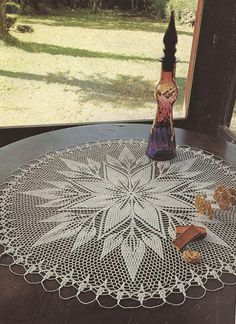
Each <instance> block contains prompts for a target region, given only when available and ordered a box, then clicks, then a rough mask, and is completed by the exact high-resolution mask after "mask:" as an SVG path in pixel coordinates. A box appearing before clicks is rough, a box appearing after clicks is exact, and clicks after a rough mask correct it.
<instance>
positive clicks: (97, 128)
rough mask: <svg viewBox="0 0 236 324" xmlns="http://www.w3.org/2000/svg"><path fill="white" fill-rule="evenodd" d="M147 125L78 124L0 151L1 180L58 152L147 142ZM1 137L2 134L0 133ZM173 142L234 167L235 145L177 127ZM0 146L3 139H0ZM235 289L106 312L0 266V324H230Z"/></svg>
mask: <svg viewBox="0 0 236 324" xmlns="http://www.w3.org/2000/svg"><path fill="white" fill-rule="evenodd" d="M149 128H150V125H146V124H99V125H90V126H79V127H72V128H66V129H62V130H57V131H54V132H49V133H44V134H40V135H37V136H33V137H29V138H26V139H24V140H20V141H18V142H14V143H12V144H10V145H7V146H4V147H2V148H0V182H2V181H3V179H4V178H6V177H7V176H9V175H10V174H11V172H12V170H14V169H16V168H17V167H18V166H20V165H22V164H24V163H26V162H27V161H30V160H34V159H35V158H37V157H38V156H40V155H42V154H45V153H46V152H48V151H52V150H55V149H58V148H62V147H67V146H72V145H76V144H80V143H85V142H94V141H97V140H104V139H117V138H140V139H147V138H148V133H149ZM0 135H1V130H0ZM176 137H177V143H178V144H181V145H183V144H184V145H190V146H192V147H198V148H201V149H204V150H207V151H210V152H212V153H214V154H217V155H219V156H221V157H222V158H223V159H225V160H227V161H229V162H231V163H232V165H233V166H234V167H236V145H235V144H232V143H229V142H226V141H223V140H220V139H218V138H210V137H207V136H205V135H202V134H198V133H195V132H189V131H187V130H182V129H176ZM1 142H4V139H3V138H2V139H1V138H0V146H1ZM235 302H236V289H235V286H226V287H225V288H223V289H221V290H219V291H217V292H214V293H210V292H209V293H207V295H206V296H205V297H204V298H202V299H200V300H187V301H186V302H185V303H184V304H183V305H181V306H170V305H164V306H162V307H160V308H156V309H152V310H149V309H144V308H139V309H133V310H127V309H122V308H119V307H117V308H115V309H110V310H109V309H104V308H101V307H100V306H98V305H97V303H93V304H90V305H82V304H80V303H79V302H78V301H77V300H76V299H72V300H69V301H64V300H61V299H60V298H59V296H58V294H57V293H47V292H45V291H44V290H43V288H42V287H41V285H29V284H28V283H26V282H25V281H24V279H23V278H22V277H18V276H16V275H13V274H12V273H11V272H10V271H9V269H8V268H7V267H0V324H18V323H19V324H92V323H95V324H105V323H112V324H116V323H117V324H121V323H124V324H148V323H150V324H152V323H153V324H154V323H155V324H156V323H160V324H178V323H179V324H189V323H192V324H205V323H207V324H234V323H235Z"/></svg>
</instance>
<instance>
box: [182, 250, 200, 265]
mask: <svg viewBox="0 0 236 324" xmlns="http://www.w3.org/2000/svg"><path fill="white" fill-rule="evenodd" d="M182 259H183V260H184V261H185V262H187V263H192V264H196V263H200V262H201V253H200V252H198V251H191V250H185V251H183V253H182Z"/></svg>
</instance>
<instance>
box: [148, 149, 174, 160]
mask: <svg viewBox="0 0 236 324" xmlns="http://www.w3.org/2000/svg"><path fill="white" fill-rule="evenodd" d="M146 155H147V156H148V157H149V158H150V159H152V160H156V161H167V160H172V159H173V158H174V157H175V152H174V153H173V152H171V153H170V152H160V153H159V152H158V153H156V152H153V153H152V152H148V150H147V151H146Z"/></svg>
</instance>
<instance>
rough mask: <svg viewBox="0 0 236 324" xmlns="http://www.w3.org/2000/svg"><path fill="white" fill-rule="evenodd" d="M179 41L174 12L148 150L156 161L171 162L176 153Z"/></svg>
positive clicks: (167, 34)
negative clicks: (176, 53) (175, 124)
mask: <svg viewBox="0 0 236 324" xmlns="http://www.w3.org/2000/svg"><path fill="white" fill-rule="evenodd" d="M177 41H178V38H177V32H176V28H175V18H174V11H172V13H171V18H170V22H169V26H168V28H167V30H166V33H165V36H164V39H163V42H164V45H165V48H164V56H163V57H162V58H161V59H160V61H161V62H162V69H161V79H160V82H159V83H158V85H157V87H156V100H157V112H156V116H155V119H154V121H153V125H152V129H151V134H150V137H149V141H148V146H147V150H146V153H147V155H148V156H149V157H150V158H152V159H155V160H170V159H172V158H173V157H174V156H175V152H176V143H175V131H174V126H173V111H172V109H173V104H174V102H175V101H176V98H177V95H178V89H177V86H176V82H175V65H176V62H177V61H176V57H175V52H176V44H177Z"/></svg>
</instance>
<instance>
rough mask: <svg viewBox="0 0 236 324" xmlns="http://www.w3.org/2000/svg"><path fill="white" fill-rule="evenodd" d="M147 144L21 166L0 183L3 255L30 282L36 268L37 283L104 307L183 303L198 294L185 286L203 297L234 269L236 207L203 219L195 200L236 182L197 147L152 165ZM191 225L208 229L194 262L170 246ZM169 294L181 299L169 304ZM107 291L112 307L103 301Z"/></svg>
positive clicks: (70, 153) (68, 152) (85, 149)
mask: <svg viewBox="0 0 236 324" xmlns="http://www.w3.org/2000/svg"><path fill="white" fill-rule="evenodd" d="M145 149H146V143H145V142H144V141H141V140H113V141H105V142H98V143H91V144H86V145H81V146H77V147H73V148H68V149H64V150H60V151H55V152H51V153H49V154H47V155H45V156H44V157H41V158H39V159H38V160H37V161H34V162H32V163H29V165H28V166H24V167H22V168H20V170H18V171H17V172H15V173H14V174H13V176H12V177H10V178H9V179H8V180H6V181H5V184H4V185H3V187H2V195H1V197H0V244H1V245H2V246H3V247H4V251H3V252H2V254H0V257H1V258H2V259H3V258H4V256H6V255H9V256H11V264H10V269H11V270H12V271H14V272H15V268H14V267H15V266H16V265H21V266H22V267H23V268H24V276H25V279H26V280H27V281H28V282H29V276H30V275H31V274H37V275H40V277H39V278H38V279H37V280H36V279H35V280H33V282H34V283H35V282H40V283H41V284H42V285H43V287H44V289H45V290H47V291H55V290H57V291H59V294H60V296H61V297H62V298H72V297H76V298H78V299H79V300H80V301H81V302H83V303H89V302H92V301H93V300H97V301H98V302H99V303H100V304H102V306H104V307H114V306H116V305H121V306H122V307H138V306H140V305H142V306H145V307H155V306H160V305H162V304H163V303H165V302H166V303H170V304H180V303H183V302H184V301H185V299H186V297H190V298H191V297H192V298H195V297H194V296H188V295H189V291H188V288H189V287H191V286H199V287H201V289H202V291H203V293H202V295H201V296H198V298H200V297H202V296H203V295H204V294H205V292H206V290H208V288H207V285H206V283H207V280H208V279H210V278H213V279H215V280H217V281H218V283H219V284H220V286H219V288H220V287H222V286H223V285H224V283H223V279H222V273H224V272H227V273H230V274H234V275H235V268H236V259H235V235H236V226H235V219H236V209H235V207H233V208H231V209H230V210H228V211H224V212H222V211H220V210H216V211H215V216H214V219H213V220H209V219H208V218H207V217H205V216H199V215H198V214H196V212H195V209H194V196H195V194H196V193H201V194H205V195H207V196H208V198H209V199H212V198H211V192H212V189H213V188H215V187H216V186H217V185H218V184H225V185H226V186H230V187H235V184H236V181H235V179H236V177H235V174H234V173H233V172H231V171H230V167H229V165H227V164H226V163H225V162H224V161H222V160H220V159H219V158H216V157H214V156H213V155H211V154H206V153H204V152H202V151H201V150H197V149H192V148H189V147H178V148H177V155H176V157H175V159H173V160H171V161H165V162H156V161H152V160H150V159H149V158H148V157H147V156H146V155H145ZM188 224H195V225H200V226H204V227H205V228H206V229H207V237H206V239H205V240H204V241H200V242H195V243H192V244H191V248H194V249H197V250H198V251H200V252H201V254H202V256H203V261H202V262H201V263H200V264H198V265H189V264H187V263H185V262H184V261H183V260H182V259H181V255H180V253H179V252H177V251H176V250H175V249H174V248H173V247H172V245H171V241H172V239H173V237H174V236H175V226H176V225H188ZM35 278H36V276H35ZM30 281H32V280H30ZM53 282H54V283H57V285H54V287H53V288H52V287H51V286H50V283H53ZM48 283H49V285H48ZM49 286H50V287H49ZM65 288H67V293H66V295H65V294H64V290H65ZM87 291H92V292H93V294H92V293H91V294H90V295H88V296H89V297H86V299H83V298H82V297H81V296H83V295H84V294H85V293H84V292H87ZM174 293H178V294H179V295H181V296H182V300H181V301H178V302H177V301H176V302H173V300H170V299H169V297H170V296H171V295H173V294H174ZM106 295H109V296H111V297H113V303H110V302H109V303H108V304H106V303H104V301H102V298H101V297H103V296H106ZM88 298H89V299H88ZM127 299H129V300H133V301H134V303H133V304H132V303H131V304H130V303H129V302H127ZM106 302H107V301H106Z"/></svg>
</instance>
